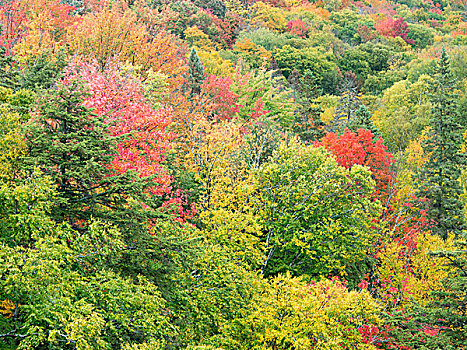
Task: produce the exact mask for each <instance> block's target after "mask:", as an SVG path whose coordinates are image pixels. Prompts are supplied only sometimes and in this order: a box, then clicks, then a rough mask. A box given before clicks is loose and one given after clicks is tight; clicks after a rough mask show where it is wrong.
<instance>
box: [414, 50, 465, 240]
mask: <svg viewBox="0 0 467 350" xmlns="http://www.w3.org/2000/svg"><path fill="white" fill-rule="evenodd" d="M454 89H455V85H454V80H453V77H452V73H451V68H450V62H449V57H448V55H447V53H446V50H444V49H443V50H442V52H441V57H440V59H439V61H438V66H437V68H436V74H435V79H434V82H433V84H432V91H433V94H432V95H431V99H432V104H433V109H432V116H431V120H430V126H431V129H430V132H429V138H428V139H427V140H426V141H425V142H424V144H423V149H424V152H426V153H427V154H430V159H429V161H428V162H427V163H425V168H424V172H425V176H426V179H427V182H426V187H425V188H424V189H422V191H421V192H422V194H423V195H424V196H426V198H428V200H429V201H430V205H429V207H428V218H429V219H431V220H432V230H433V232H435V233H437V234H439V235H440V236H441V237H442V238H444V239H446V238H447V237H448V234H449V233H454V234H455V235H456V236H457V235H459V234H460V233H461V232H462V231H463V230H464V229H465V227H466V226H465V222H464V213H463V208H464V205H463V203H462V201H461V200H460V197H459V196H460V195H461V194H462V193H463V192H462V188H461V185H460V183H459V177H460V176H461V173H462V169H463V167H464V166H465V164H466V162H467V160H466V158H465V155H464V154H463V153H461V146H462V144H463V137H462V129H461V126H460V125H459V124H458V122H457V115H456V114H457V108H456V102H457V99H456V94H455V92H454Z"/></svg>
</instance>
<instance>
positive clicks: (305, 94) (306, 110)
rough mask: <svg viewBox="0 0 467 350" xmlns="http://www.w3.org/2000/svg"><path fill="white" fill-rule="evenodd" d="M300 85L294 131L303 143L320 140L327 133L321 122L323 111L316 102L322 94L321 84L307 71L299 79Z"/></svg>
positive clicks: (297, 94)
mask: <svg viewBox="0 0 467 350" xmlns="http://www.w3.org/2000/svg"><path fill="white" fill-rule="evenodd" d="M291 76H292V75H291ZM293 79H295V78H293ZM298 83H299V88H298V89H297V92H296V102H297V103H298V104H299V106H300V107H299V109H298V111H296V113H295V120H294V124H293V127H292V129H293V131H294V132H295V133H296V134H297V135H298V136H300V138H301V139H302V140H303V141H314V140H318V139H320V138H321V137H323V136H324V131H325V130H324V127H325V124H324V123H323V121H322V120H321V112H322V109H321V106H320V105H319V104H318V103H317V101H316V98H318V97H319V96H320V95H321V93H322V90H321V89H320V88H319V86H320V84H319V83H320V82H319V80H318V78H317V77H316V76H315V75H314V74H313V73H312V72H311V71H309V70H307V71H306V72H305V73H304V74H303V76H302V77H300V78H299V79H298Z"/></svg>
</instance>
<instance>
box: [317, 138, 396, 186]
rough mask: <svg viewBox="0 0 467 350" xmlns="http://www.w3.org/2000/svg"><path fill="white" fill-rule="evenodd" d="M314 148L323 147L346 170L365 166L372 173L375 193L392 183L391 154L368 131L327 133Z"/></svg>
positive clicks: (380, 141)
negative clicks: (339, 134)
mask: <svg viewBox="0 0 467 350" xmlns="http://www.w3.org/2000/svg"><path fill="white" fill-rule="evenodd" d="M315 145H316V146H324V147H325V148H326V149H327V150H329V151H331V153H332V154H334V155H335V156H336V159H337V162H338V163H339V164H340V165H341V166H343V167H346V168H351V167H352V166H353V165H355V164H360V165H365V166H368V167H369V168H370V170H371V171H372V172H373V177H374V179H375V180H376V186H377V193H378V194H382V193H385V192H386V191H387V189H388V186H389V183H390V182H391V181H392V178H393V174H391V171H390V166H391V165H392V164H393V162H394V158H393V156H392V154H391V153H389V152H386V149H387V147H386V146H384V145H383V139H381V138H380V139H379V140H375V139H374V135H373V133H372V132H371V131H370V130H365V129H360V130H358V132H357V133H354V132H352V131H350V130H348V129H347V130H346V131H345V132H344V134H343V135H341V136H338V135H337V134H335V133H328V134H327V135H326V136H325V137H324V138H323V139H321V141H319V142H316V143H315Z"/></svg>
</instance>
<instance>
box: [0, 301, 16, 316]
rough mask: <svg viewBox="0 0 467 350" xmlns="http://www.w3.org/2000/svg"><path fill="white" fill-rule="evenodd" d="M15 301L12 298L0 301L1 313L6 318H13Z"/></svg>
mask: <svg viewBox="0 0 467 350" xmlns="http://www.w3.org/2000/svg"><path fill="white" fill-rule="evenodd" d="M15 309H16V307H15V303H13V302H12V301H11V300H8V299H5V300H2V301H1V302H0V314H2V315H3V316H4V317H5V318H11V317H13V316H14V315H15Z"/></svg>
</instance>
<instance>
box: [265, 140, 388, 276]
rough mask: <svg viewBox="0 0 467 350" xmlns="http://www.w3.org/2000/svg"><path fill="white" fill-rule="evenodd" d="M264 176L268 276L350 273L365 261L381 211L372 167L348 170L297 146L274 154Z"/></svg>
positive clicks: (323, 155) (283, 147)
mask: <svg viewBox="0 0 467 350" xmlns="http://www.w3.org/2000/svg"><path fill="white" fill-rule="evenodd" d="M258 177H259V183H260V184H261V204H260V210H261V211H260V213H261V218H262V221H263V222H264V226H265V228H266V229H267V231H266V235H265V237H264V240H265V242H266V248H267V254H268V257H267V259H266V261H265V262H264V264H263V267H262V271H264V273H265V274H266V275H274V274H277V273H279V272H283V271H292V272H293V273H295V274H309V275H315V276H316V275H324V276H326V275H328V274H330V273H345V269H346V267H348V265H349V264H352V263H356V262H358V261H360V260H361V259H364V255H365V254H364V251H365V250H366V249H368V248H369V247H370V244H371V243H370V242H371V241H372V240H373V239H375V238H376V235H377V230H376V228H375V227H374V223H373V220H374V219H375V218H376V217H378V215H379V212H380V210H381V207H380V204H379V203H378V202H374V201H373V200H372V199H371V193H372V191H373V190H374V181H373V180H372V179H371V175H370V172H369V171H368V170H367V169H366V168H364V167H362V166H359V165H356V166H353V167H352V168H351V169H350V171H348V170H346V169H345V168H343V167H341V166H339V165H338V164H337V161H336V160H335V159H334V158H332V157H329V156H328V153H327V152H326V151H325V150H324V149H323V148H315V147H314V146H311V145H310V146H303V145H300V144H299V143H297V142H295V141H292V142H291V143H290V144H289V145H287V144H282V145H281V146H280V147H279V149H278V150H276V151H274V152H273V155H272V157H271V158H270V159H269V161H268V162H267V163H265V164H263V166H261V167H260V169H259V173H258ZM357 203H358V204H357Z"/></svg>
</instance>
